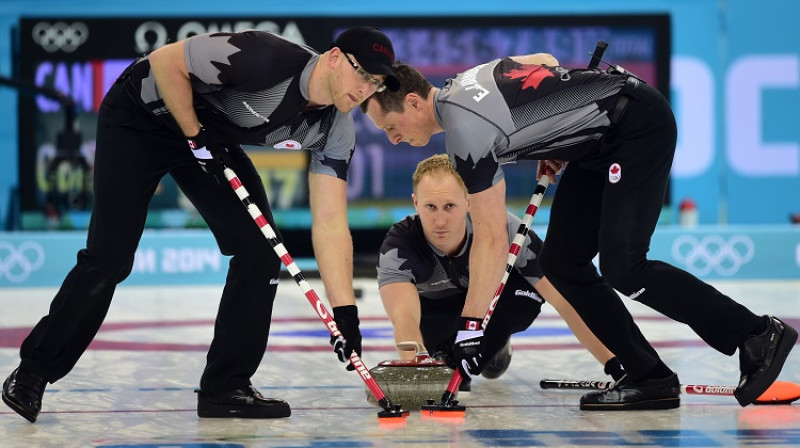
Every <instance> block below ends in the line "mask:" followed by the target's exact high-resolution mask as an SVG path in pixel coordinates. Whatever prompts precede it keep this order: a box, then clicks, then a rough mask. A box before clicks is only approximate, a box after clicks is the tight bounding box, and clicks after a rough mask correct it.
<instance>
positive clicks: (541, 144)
mask: <svg viewBox="0 0 800 448" xmlns="http://www.w3.org/2000/svg"><path fill="white" fill-rule="evenodd" d="M625 81H626V79H625V77H624V76H618V75H610V74H607V73H605V72H603V71H601V70H587V69H566V68H563V67H548V66H546V65H527V64H520V63H518V62H515V61H513V60H511V59H509V58H505V59H497V60H494V61H492V62H489V63H486V64H482V65H479V66H477V67H474V68H471V69H469V70H467V71H465V72H463V73H461V74H459V75H458V76H456V78H454V79H450V80H448V82H447V84H446V85H445V87H443V88H442V89H441V90H438V91H437V92H436V96H435V101H434V108H435V114H436V119H437V120H438V122H439V125H440V126H441V127H442V129H444V131H445V133H446V137H445V142H446V146H447V152H448V154H449V155H450V159H451V161H452V162H453V165H454V166H455V167H456V169H457V171H458V173H459V174H460V175H461V177H462V178H463V179H464V182H465V183H466V185H467V189H468V190H469V192H470V193H477V192H480V191H483V190H485V189H487V188H489V187H491V186H492V185H495V184H496V183H497V182H499V181H500V180H501V179H503V171H502V169H501V168H500V164H503V163H509V162H514V161H516V160H520V159H558V160H568V161H569V160H578V159H581V158H583V157H586V156H587V155H589V154H590V153H591V152H592V150H593V149H595V147H596V145H597V142H598V140H599V139H600V138H601V137H602V136H603V134H604V133H605V130H606V128H607V127H608V126H609V125H610V120H609V115H608V112H609V110H610V109H612V108H613V107H614V105H615V104H616V98H615V97H614V95H615V94H617V93H618V92H620V90H621V89H622V87H623V86H624V84H625Z"/></svg>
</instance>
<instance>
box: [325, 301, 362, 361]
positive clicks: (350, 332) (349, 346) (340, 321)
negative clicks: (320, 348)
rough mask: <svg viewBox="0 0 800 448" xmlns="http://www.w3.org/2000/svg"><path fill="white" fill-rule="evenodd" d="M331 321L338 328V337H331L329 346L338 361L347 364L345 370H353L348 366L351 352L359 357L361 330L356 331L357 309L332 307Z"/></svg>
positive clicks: (353, 307) (351, 306) (357, 322)
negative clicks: (331, 347)
mask: <svg viewBox="0 0 800 448" xmlns="http://www.w3.org/2000/svg"><path fill="white" fill-rule="evenodd" d="M333 320H334V321H335V322H336V326H337V327H338V328H339V333H341V335H340V336H338V337H336V336H331V345H332V346H333V351H334V352H336V356H338V357H339V361H341V362H346V363H347V370H355V367H353V365H352V364H350V354H352V353H353V351H355V352H356V354H358V356H361V330H359V329H358V324H359V321H358V308H357V307H356V306H355V305H345V306H335V307H333Z"/></svg>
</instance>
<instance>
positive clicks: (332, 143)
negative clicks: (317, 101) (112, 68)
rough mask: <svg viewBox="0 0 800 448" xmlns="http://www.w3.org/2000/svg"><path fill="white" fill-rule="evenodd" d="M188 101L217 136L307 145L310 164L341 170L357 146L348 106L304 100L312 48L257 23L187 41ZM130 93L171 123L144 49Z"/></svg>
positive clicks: (343, 174)
mask: <svg viewBox="0 0 800 448" xmlns="http://www.w3.org/2000/svg"><path fill="white" fill-rule="evenodd" d="M185 57H186V66H187V68H188V70H189V76H190V78H191V84H192V90H193V97H194V98H193V99H194V108H195V111H196V113H197V116H198V119H199V120H200V123H201V124H202V125H203V127H205V128H206V130H207V132H208V133H209V134H210V135H211V136H212V137H213V138H214V139H216V140H217V141H219V142H221V143H223V144H230V145H238V144H247V145H259V146H269V147H273V148H276V149H285V150H297V149H306V150H308V151H309V152H310V153H311V164H310V170H311V171H312V172H314V173H321V174H329V175H332V176H336V177H338V178H340V179H346V178H347V168H348V166H349V164H350V158H351V157H352V154H353V150H354V149H355V127H354V125H353V119H352V117H351V116H350V114H349V113H342V112H339V111H338V110H337V109H336V108H335V107H333V106H326V107H321V108H313V109H309V108H307V105H308V80H309V77H310V76H311V72H312V70H313V69H314V65H315V63H316V62H317V61H318V60H319V53H317V52H316V51H314V50H313V49H311V48H309V47H306V46H303V45H298V44H295V43H292V42H290V41H288V40H286V39H284V38H283V37H281V36H278V35H275V34H272V33H267V32H263V31H245V32H240V33H213V34H200V35H196V36H192V37H190V38H188V39H186V41H185ZM127 83H128V85H129V87H130V89H129V90H131V89H132V90H133V92H134V96H135V97H136V98H137V99H138V100H139V101H140V102H141V103H142V104H143V105H144V107H145V108H147V109H148V110H150V111H151V112H152V113H154V114H155V115H157V116H160V117H162V118H165V119H166V120H167V122H168V123H170V124H171V125H172V126H174V127H176V131H177V132H180V129H179V128H177V124H176V123H175V122H174V120H172V118H171V115H169V111H168V110H167V108H166V106H165V105H164V100H163V98H162V95H161V93H160V92H159V91H158V88H157V86H156V83H155V78H154V77H153V74H152V72H151V70H150V63H149V60H148V59H147V57H145V58H143V59H141V60H140V61H139V62H138V63H137V64H136V66H135V67H134V68H133V70H132V71H131V73H130V75H129V77H128V80H127Z"/></svg>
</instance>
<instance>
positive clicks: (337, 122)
mask: <svg viewBox="0 0 800 448" xmlns="http://www.w3.org/2000/svg"><path fill="white" fill-rule="evenodd" d="M355 146H356V131H355V126H354V125H353V117H352V116H351V115H350V114H349V113H348V114H345V113H341V112H337V113H336V117H335V118H334V121H333V124H332V128H331V130H330V133H329V134H328V137H327V140H326V142H325V147H324V148H322V149H312V150H311V151H309V152H310V154H311V164H310V166H309V169H310V170H311V172H312V173H315V174H327V175H329V176H334V177H338V178H339V179H342V180H345V181H346V180H347V169H348V167H349V166H350V159H351V158H352V157H353V151H354V150H355Z"/></svg>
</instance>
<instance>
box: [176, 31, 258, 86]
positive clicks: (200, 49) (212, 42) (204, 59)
mask: <svg viewBox="0 0 800 448" xmlns="http://www.w3.org/2000/svg"><path fill="white" fill-rule="evenodd" d="M239 51H241V49H239V48H237V47H235V46H233V45H231V44H230V36H229V35H224V34H217V35H214V36H212V35H211V34H208V33H207V34H198V35H196V36H192V37H190V38H188V39H186V42H185V43H184V57H185V58H186V68H187V69H188V70H189V73H190V74H192V75H194V76H195V77H196V78H197V79H199V80H200V81H202V82H204V83H206V84H212V85H213V84H216V85H221V84H222V80H221V79H220V74H221V73H222V72H221V71H220V69H219V68H217V65H218V64H224V65H226V66H229V65H230V60H229V58H230V56H231V55H232V54H234V53H236V52H239ZM215 63H216V64H215ZM242 69H243V70H244V68H242Z"/></svg>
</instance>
